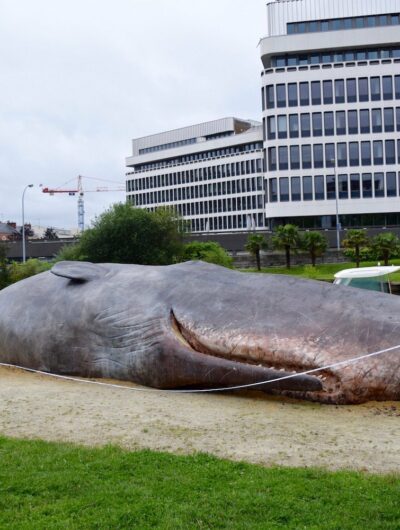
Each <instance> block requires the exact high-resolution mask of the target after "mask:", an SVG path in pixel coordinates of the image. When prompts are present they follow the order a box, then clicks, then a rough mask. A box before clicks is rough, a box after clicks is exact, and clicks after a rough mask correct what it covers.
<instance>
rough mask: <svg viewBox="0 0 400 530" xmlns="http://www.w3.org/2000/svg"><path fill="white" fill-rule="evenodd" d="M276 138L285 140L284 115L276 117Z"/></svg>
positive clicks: (285, 119) (285, 120) (285, 126)
mask: <svg viewBox="0 0 400 530" xmlns="http://www.w3.org/2000/svg"><path fill="white" fill-rule="evenodd" d="M278 138H287V117H286V115H285V114H283V115H280V116H278Z"/></svg>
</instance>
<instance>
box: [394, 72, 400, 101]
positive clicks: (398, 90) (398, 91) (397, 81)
mask: <svg viewBox="0 0 400 530" xmlns="http://www.w3.org/2000/svg"><path fill="white" fill-rule="evenodd" d="M394 92H395V97H396V99H400V75H396V76H395V77H394Z"/></svg>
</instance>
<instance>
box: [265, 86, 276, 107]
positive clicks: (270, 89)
mask: <svg viewBox="0 0 400 530" xmlns="http://www.w3.org/2000/svg"><path fill="white" fill-rule="evenodd" d="M266 92H267V108H268V109H273V108H274V107H275V96H274V86H273V85H268V86H267V88H266Z"/></svg>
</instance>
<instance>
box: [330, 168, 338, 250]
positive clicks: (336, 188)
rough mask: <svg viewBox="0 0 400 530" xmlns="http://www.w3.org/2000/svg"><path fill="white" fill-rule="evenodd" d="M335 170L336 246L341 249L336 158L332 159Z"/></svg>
mask: <svg viewBox="0 0 400 530" xmlns="http://www.w3.org/2000/svg"><path fill="white" fill-rule="evenodd" d="M331 162H332V164H333V171H334V173H335V175H334V177H335V203H336V248H337V250H338V251H340V222H339V180H338V174H337V167H336V160H335V159H334V158H332V159H331Z"/></svg>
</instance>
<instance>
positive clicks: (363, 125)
mask: <svg viewBox="0 0 400 530" xmlns="http://www.w3.org/2000/svg"><path fill="white" fill-rule="evenodd" d="M360 132H361V134H366V133H369V132H371V127H370V124H369V110H366V109H363V110H360Z"/></svg>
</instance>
